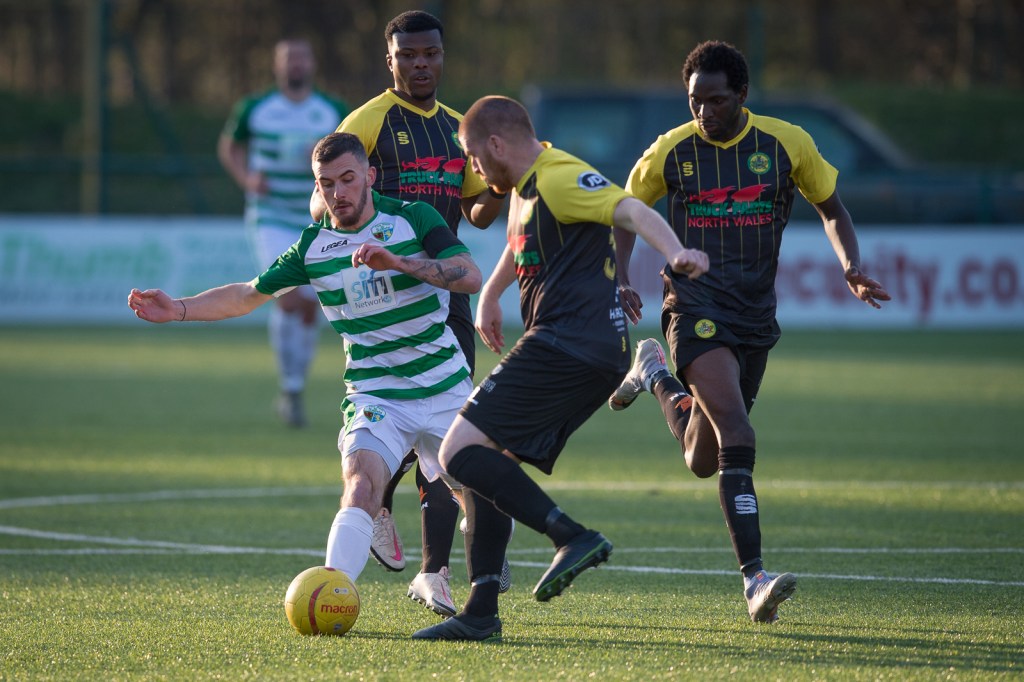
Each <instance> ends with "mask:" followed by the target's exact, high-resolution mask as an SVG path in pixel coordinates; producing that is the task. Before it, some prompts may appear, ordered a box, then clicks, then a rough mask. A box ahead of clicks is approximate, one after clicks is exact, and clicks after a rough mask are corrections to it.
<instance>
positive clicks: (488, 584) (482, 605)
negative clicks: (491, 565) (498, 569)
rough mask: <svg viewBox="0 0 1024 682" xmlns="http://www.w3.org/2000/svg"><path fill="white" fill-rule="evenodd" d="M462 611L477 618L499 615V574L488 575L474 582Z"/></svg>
mask: <svg viewBox="0 0 1024 682" xmlns="http://www.w3.org/2000/svg"><path fill="white" fill-rule="evenodd" d="M462 613H465V614H467V615H470V616H475V617H477V618H483V617H486V616H496V615H498V576H496V575H494V576H486V577H485V578H483V579H481V580H479V581H474V582H473V585H472V587H470V588H469V597H467V598H466V604H465V606H463V607H462Z"/></svg>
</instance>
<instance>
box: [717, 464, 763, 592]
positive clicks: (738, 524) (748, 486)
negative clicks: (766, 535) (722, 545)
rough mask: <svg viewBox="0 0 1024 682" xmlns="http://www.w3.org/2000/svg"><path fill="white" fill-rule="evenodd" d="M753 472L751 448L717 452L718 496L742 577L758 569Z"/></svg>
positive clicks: (758, 526)
mask: <svg viewBox="0 0 1024 682" xmlns="http://www.w3.org/2000/svg"><path fill="white" fill-rule="evenodd" d="M743 465H746V466H743ZM753 473H754V448H748V447H745V446H730V447H726V448H722V451H721V453H719V471H718V496H719V500H720V501H721V504H722V511H723V512H724V513H725V524H726V525H727V526H728V527H729V535H730V536H731V537H732V547H733V550H734V551H735V552H736V559H737V560H738V561H739V564H740V570H742V571H743V574H744V575H752V574H753V573H754V572H756V571H758V570H760V569H761V520H760V516H759V514H758V509H757V493H756V492H754V478H753Z"/></svg>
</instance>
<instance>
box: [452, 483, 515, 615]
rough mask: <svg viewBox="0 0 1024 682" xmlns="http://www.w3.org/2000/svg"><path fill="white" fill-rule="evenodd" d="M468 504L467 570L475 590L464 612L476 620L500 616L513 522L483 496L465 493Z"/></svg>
mask: <svg viewBox="0 0 1024 682" xmlns="http://www.w3.org/2000/svg"><path fill="white" fill-rule="evenodd" d="M463 497H464V499H465V503H466V570H467V572H468V573H469V581H470V583H471V584H472V588H471V589H470V592H469V598H468V599H467V600H466V605H465V606H464V607H463V611H464V612H465V613H468V614H470V615H472V616H493V615H495V614H496V613H498V584H499V583H498V579H499V576H500V575H501V566H502V563H503V562H504V559H505V550H506V548H507V546H508V536H509V534H510V533H511V532H512V519H510V518H509V517H508V516H506V515H505V514H503V513H501V512H500V511H498V509H497V508H496V507H495V506H494V505H493V504H492V503H491V502H490V500H487V499H485V498H484V497H483V496H481V495H479V494H477V493H475V492H473V491H472V490H470V489H468V488H467V489H464V494H463Z"/></svg>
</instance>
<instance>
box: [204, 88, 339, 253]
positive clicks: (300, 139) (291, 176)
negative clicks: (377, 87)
mask: <svg viewBox="0 0 1024 682" xmlns="http://www.w3.org/2000/svg"><path fill="white" fill-rule="evenodd" d="M347 113H348V108H347V107H346V106H345V105H344V104H342V103H341V102H340V101H338V100H334V99H331V98H329V97H326V96H324V95H322V94H320V93H318V92H314V93H313V94H311V95H310V96H309V97H307V98H306V99H304V100H303V101H301V102H293V101H292V100H290V99H288V98H287V97H285V96H284V95H283V94H281V92H279V91H277V90H270V91H268V92H265V93H263V94H260V95H256V96H253V97H247V98H245V99H243V100H241V101H240V102H238V104H236V105H235V108H234V110H233V111H232V112H231V116H230V118H229V119H228V121H227V123H226V124H225V126H224V133H225V134H226V135H229V136H230V137H231V138H232V139H233V140H235V141H236V142H244V143H246V144H247V145H248V147H249V151H248V153H249V168H250V169H251V170H254V171H260V172H262V173H264V175H265V177H266V180H267V193H266V194H254V193H250V194H247V195H246V202H245V220H246V224H247V225H249V226H251V227H257V228H259V227H278V228H286V229H289V230H296V233H297V232H298V226H299V225H305V224H307V223H308V221H309V194H310V192H312V191H313V172H312V170H311V169H310V155H311V154H312V152H313V147H314V146H316V143H317V142H318V141H319V140H320V138H322V137H323V136H325V135H327V134H329V133H332V132H334V129H335V127H336V126H337V125H338V122H339V121H341V119H343V118H344V117H345V115H346V114H347Z"/></svg>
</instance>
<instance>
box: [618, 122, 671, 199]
mask: <svg viewBox="0 0 1024 682" xmlns="http://www.w3.org/2000/svg"><path fill="white" fill-rule="evenodd" d="M669 149H671V146H670V145H669V144H668V138H667V137H666V136H665V135H659V136H658V139H657V140H655V141H654V143H653V144H652V145H651V146H650V147H648V148H647V151H645V152H644V154H643V156H641V157H640V158H639V160H637V162H636V165H634V166H633V170H631V171H630V172H629V178H628V179H627V180H626V191H627V192H629V193H630V194H632V195H633V196H634V197H636V198H637V199H639V200H640V201H642V202H644V203H645V204H647V205H648V206H653V205H654V204H655V203H656V202H657V201H658V199H660V198H662V197H663V196H665V194H667V193H668V187H667V186H666V185H665V174H664V172H663V171H664V168H665V155H666V153H667V151H668V150H669Z"/></svg>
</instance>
